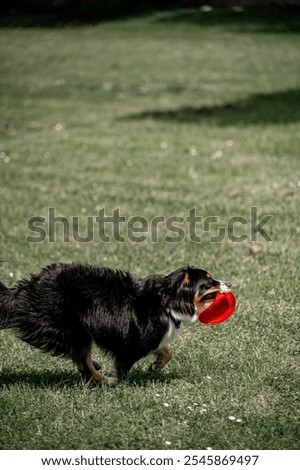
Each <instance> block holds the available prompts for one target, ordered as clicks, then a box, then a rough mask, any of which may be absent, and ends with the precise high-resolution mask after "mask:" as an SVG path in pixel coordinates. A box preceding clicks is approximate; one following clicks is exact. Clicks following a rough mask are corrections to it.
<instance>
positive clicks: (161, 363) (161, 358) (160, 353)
mask: <svg viewBox="0 0 300 470" xmlns="http://www.w3.org/2000/svg"><path fill="white" fill-rule="evenodd" d="M154 354H155V356H156V361H155V362H153V364H151V365H150V367H149V372H155V371H157V370H160V369H162V368H163V367H165V365H166V364H167V363H168V362H169V361H170V359H171V357H172V351H171V349H170V348H169V347H168V346H164V347H163V348H160V349H157V350H156V351H154Z"/></svg>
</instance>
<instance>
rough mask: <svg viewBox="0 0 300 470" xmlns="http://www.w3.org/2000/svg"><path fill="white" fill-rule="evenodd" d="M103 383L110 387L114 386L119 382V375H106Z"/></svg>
mask: <svg viewBox="0 0 300 470" xmlns="http://www.w3.org/2000/svg"><path fill="white" fill-rule="evenodd" d="M102 383H103V385H108V386H109V387H114V386H115V385H117V384H118V379H117V377H107V376H106V375H104V376H103V379H102Z"/></svg>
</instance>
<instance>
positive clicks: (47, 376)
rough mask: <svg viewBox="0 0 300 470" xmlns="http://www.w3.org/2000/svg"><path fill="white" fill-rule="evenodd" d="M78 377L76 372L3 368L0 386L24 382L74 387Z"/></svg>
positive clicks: (42, 386)
mask: <svg viewBox="0 0 300 470" xmlns="http://www.w3.org/2000/svg"><path fill="white" fill-rule="evenodd" d="M79 380H80V378H79V376H78V374H76V372H74V373H72V372H68V371H49V370H45V371H35V370H30V369H29V370H27V371H23V370H22V371H20V372H18V371H12V370H10V369H3V370H2V371H1V372H0V388H6V387H9V386H11V385H17V384H25V385H30V386H32V387H35V388H45V387H49V388H65V387H74V385H76V384H78V382H79Z"/></svg>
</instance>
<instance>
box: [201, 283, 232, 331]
mask: <svg viewBox="0 0 300 470" xmlns="http://www.w3.org/2000/svg"><path fill="white" fill-rule="evenodd" d="M235 306H236V299H235V296H234V295H233V293H232V292H231V291H229V292H224V293H221V292H218V293H217V295H216V297H215V298H214V300H213V302H212V303H211V304H210V305H209V306H208V307H207V308H206V309H205V310H203V311H202V312H199V314H198V319H199V321H201V322H202V323H206V324H207V325H215V324H216V323H221V322H223V321H225V320H227V318H229V317H230V315H232V313H233V312H234V309H235Z"/></svg>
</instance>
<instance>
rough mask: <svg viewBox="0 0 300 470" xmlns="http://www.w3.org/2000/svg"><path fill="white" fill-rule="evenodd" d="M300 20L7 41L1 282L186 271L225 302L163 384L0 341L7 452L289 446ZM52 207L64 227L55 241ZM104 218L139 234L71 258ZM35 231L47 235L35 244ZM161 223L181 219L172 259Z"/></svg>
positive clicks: (295, 423)
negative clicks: (213, 282) (234, 304)
mask: <svg viewBox="0 0 300 470" xmlns="http://www.w3.org/2000/svg"><path fill="white" fill-rule="evenodd" d="M299 18H300V15H299V12H298V11H297V10H291V11H290V13H289V12H288V11H285V10H272V9H271V8H270V9H269V10H268V11H267V12H264V11H258V12H255V11H254V12H251V11H250V12H247V11H246V12H241V13H234V12H226V11H223V12H211V13H196V14H190V15H187V14H183V13H181V12H174V11H173V12H161V13H156V14H150V15H148V16H144V17H141V18H128V19H126V20H119V21H115V22H107V23H98V24H94V25H88V24H81V25H69V26H68V25H66V26H65V27H63V26H62V25H58V26H57V25H53V27H51V26H48V27H43V26H40V27H29V28H22V27H18V26H16V25H15V26H11V27H5V26H3V27H2V28H1V30H0V52H1V59H0V60H1V72H0V83H1V115H0V131H1V143H0V175H1V176H0V177H1V182H0V205H1V206H0V207H1V209H0V210H1V212H0V217H1V219H0V223H1V227H0V259H1V260H2V261H3V263H1V264H0V278H1V280H2V281H3V282H6V283H7V284H8V285H10V286H12V285H13V284H14V282H16V281H17V280H18V279H20V278H22V277H25V276H27V275H28V274H29V273H31V272H35V271H37V270H39V269H40V268H41V267H42V266H44V265H46V264H49V263H52V262H57V261H74V262H83V263H85V262H86V263H99V264H103V265H107V266H110V267H114V268H120V269H125V270H130V271H132V272H133V273H134V274H135V275H137V276H141V275H145V274H148V273H152V272H161V273H163V272H169V271H171V270H174V269H176V268H177V267H179V266H182V265H187V264H191V265H195V266H202V267H204V268H205V269H207V270H208V271H210V272H211V274H212V275H213V276H214V277H216V278H221V279H226V280H228V281H230V282H231V283H232V288H233V291H234V293H235V294H236V297H237V299H238V308H237V310H236V312H235V314H234V315H233V316H232V317H231V318H230V319H229V320H228V321H227V322H225V323H223V324H219V325H216V326H207V325H203V324H200V323H197V324H194V325H193V326H190V327H183V329H182V334H181V335H180V337H179V338H177V340H176V341H175V342H174V344H173V352H174V356H173V359H172V361H171V362H170V363H169V364H168V365H167V366H166V368H165V369H164V370H163V371H162V372H161V373H159V374H157V375H155V376H154V377H153V376H149V375H148V374H147V372H146V371H147V367H148V364H149V361H150V360H151V358H146V359H144V360H143V361H141V362H140V363H139V364H137V365H135V366H134V368H133V370H132V372H131V374H130V375H129V377H128V379H127V380H125V381H124V382H122V383H121V384H119V385H118V386H117V387H116V388H114V389H111V388H101V387H91V386H88V385H85V384H83V383H82V382H81V381H80V379H79V377H78V374H77V372H76V370H75V368H74V366H73V365H72V364H71V363H70V362H68V361H65V360H62V359H57V358H51V357H50V356H48V355H46V354H43V353H41V352H39V351H37V350H33V349H32V348H30V347H29V346H28V345H26V344H25V343H21V342H20V341H19V340H18V339H17V338H16V337H15V336H14V335H13V334H12V332H10V331H1V332H0V350H1V353H0V394H1V395H0V413H1V427H0V445H1V448H2V449H31V448H32V449H206V448H213V449H297V448H298V447H299V442H300V429H299V407H300V403H299V390H300V383H299V382H300V381H299V323H300V321H299V280H298V277H299V262H300V260H299V230H300V229H299V190H300V175H299V157H300V155H299V144H300V132H299V121H300V106H299V103H300V91H299V84H300V64H299V50H300V41H299V34H298V33H299V29H298V26H299ZM251 207H252V208H253V207H254V208H256V209H254V210H253V209H252V212H251ZM49 208H53V210H55V215H56V216H63V217H65V219H64V220H66V219H67V221H68V222H65V225H64V226H63V225H62V223H59V222H57V223H56V225H55V227H54V228H55V230H54V232H55V233H54V240H52V239H51V237H50V238H49V230H48V229H49V227H48V225H49V223H48V222H49V220H48V214H49V210H48V209H49ZM102 208H104V209H105V213H106V214H107V215H111V214H112V211H113V210H114V209H116V208H119V211H120V214H121V215H122V216H125V217H126V220H128V219H130V218H132V217H135V216H140V217H143V218H144V219H145V220H146V222H147V224H148V225H149V227H148V228H149V230H148V231H147V233H146V234H145V237H144V239H143V240H144V241H141V242H140V243H137V242H135V241H132V240H131V239H130V237H129V236H128V230H127V226H126V224H125V223H123V225H121V232H122V234H123V236H124V240H123V241H122V242H120V241H118V240H116V239H113V238H112V224H107V225H106V227H105V230H106V235H108V236H111V241H110V243H107V242H104V241H103V240H100V239H99V234H98V232H97V224H96V223H94V225H93V230H92V232H93V233H92V235H93V236H92V239H90V238H89V241H87V240H86V242H85V243H83V242H80V240H79V241H78V237H77V236H75V237H74V230H73V228H74V227H73V225H74V224H75V222H74V220H75V221H76V220H77V221H79V233H80V235H81V237H84V235H85V234H86V233H87V232H86V230H87V217H90V218H92V220H93V221H94V222H95V217H96V216H97V214H98V211H99V210H101V209H102ZM193 208H195V211H196V214H197V216H199V217H202V223H201V222H200V221H198V224H197V227H196V228H197V235H198V237H199V239H198V241H193V240H191V236H190V235H191V234H190V233H189V229H190V227H189V224H188V222H187V220H186V219H187V217H188V215H189V211H190V210H191V209H193ZM254 213H255V214H256V218H255V217H254V216H253V214H254ZM250 214H252V218H251V217H250ZM267 215H271V216H272V218H271V219H270V218H269V219H270V220H268V222H267V223H266V225H264V226H263V228H264V230H265V231H266V233H265V234H264V233H263V231H262V230H261V232H260V233H257V230H256V229H257V224H258V225H259V222H260V221H261V220H263V217H264V216H267ZM35 216H40V217H42V218H44V219H40V225H39V227H42V228H43V230H44V231H43V234H44V235H45V236H44V240H43V241H40V242H39V243H29V242H28V240H27V241H26V239H27V237H28V236H30V235H31V236H35V237H37V235H38V232H30V231H29V228H28V220H29V219H31V218H32V217H35ZM157 216H164V217H175V216H176V217H181V219H178V224H177V226H179V227H180V228H181V229H182V230H183V231H184V235H185V236H184V237H181V241H180V242H177V243H174V240H171V241H170V240H169V241H168V242H167V241H166V239H165V237H166V235H168V236H171V237H174V238H176V236H177V235H178V233H177V234H176V232H175V231H173V232H170V231H169V230H168V229H167V227H164V226H163V223H161V224H159V225H158V229H157V230H155V226H153V225H151V221H152V220H153V218H155V217H157ZM74 217H75V218H76V217H77V219H72V218H74ZM207 217H213V219H206V218H207ZM232 218H234V219H232ZM204 219H206V224H205V225H204V223H203V222H204ZM31 220H32V219H31ZM230 220H231V222H229V221H230ZM41 221H42V222H41ZM233 222H234V224H233ZM68 223H69V227H68ZM175 225H176V224H175V223H174V225H173V227H174V226H175ZM136 226H138V224H137V225H136ZM143 227H144V228H145V225H144V226H143ZM223 227H224V230H223ZM63 228H65V233H63V230H62V229H63ZM258 228H259V227H258ZM67 229H68V230H67ZM66 231H67V235H69V241H68V242H66V241H64V238H63V236H64V235H65V236H66ZM90 231H91V230H90ZM220 234H221V235H222V234H223V235H222V236H220ZM266 234H267V236H266ZM140 235H141V234H140V233H139V234H138V236H140ZM263 235H264V236H263ZM218 236H219V238H220V240H219V241H218V240H217V237H218ZM67 238H68V237H67ZM115 238H116V237H115ZM131 238H132V237H131ZM51 240H52V241H51ZM175 241H176V240H175ZM177 241H178V240H177ZM95 357H96V358H98V359H99V360H101V361H102V362H103V369H104V371H105V372H109V371H110V369H111V366H112V364H111V362H110V360H109V358H103V356H102V355H101V353H100V352H99V351H95Z"/></svg>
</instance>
